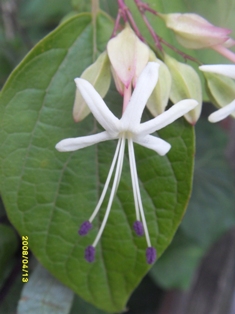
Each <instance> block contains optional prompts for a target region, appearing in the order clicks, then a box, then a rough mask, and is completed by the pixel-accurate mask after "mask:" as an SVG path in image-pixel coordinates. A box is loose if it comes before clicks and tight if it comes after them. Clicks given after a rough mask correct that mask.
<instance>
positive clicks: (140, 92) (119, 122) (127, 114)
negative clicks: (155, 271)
mask: <svg viewBox="0 0 235 314" xmlns="http://www.w3.org/2000/svg"><path fill="white" fill-rule="evenodd" d="M158 68H159V65H158V64H157V63H155V62H150V63H148V64H147V66H146V67H145V68H144V70H143V72H142V73H141V75H140V77H139V79H138V81H137V84H136V87H135V89H134V92H133V94H132V96H131V99H130V102H129V104H128V105H127V108H126V110H125V111H124V113H123V115H122V117H121V119H118V118H117V117H116V116H114V115H113V113H112V112H111V111H110V110H109V108H108V107H107V106H106V104H105V102H104V101H103V99H102V98H101V96H100V95H99V94H98V93H97V91H96V90H95V89H94V87H93V86H92V85H91V84H90V83H89V82H87V81H86V80H84V79H81V78H76V79H75V83H76V85H77V88H78V89H79V91H80V93H81V94H82V96H83V98H84V100H85V101H86V103H87V105H88V107H89V108H90V110H91V112H92V113H93V115H94V117H95V118H96V120H97V121H98V122H99V123H100V125H101V126H102V127H103V128H104V129H105V131H104V132H101V133H98V134H94V135H89V136H84V137H78V138H68V139H65V140H62V141H61V142H59V143H58V144H57V145H56V149H57V150H58V151H61V152H68V151H75V150H78V149H81V148H84V147H87V146H90V145H93V144H97V143H99V142H103V141H107V140H113V139H118V143H117V148H116V151H115V154H114V157H113V161H112V164H111V167H110V170H109V174H108V177H107V179H106V183H105V186H104V189H103V192H102V194H101V196H100V199H99V202H98V204H97V206H96V208H95V210H94V212H93V214H92V215H91V217H90V219H89V220H88V221H85V222H84V223H83V224H82V225H81V227H80V230H79V234H80V235H85V234H87V232H88V231H89V230H90V229H91V227H92V221H93V219H94V218H95V216H96V215H97V213H98V211H99V210H100V207H101V204H102V202H103V200H104V197H105V194H106V192H107V189H108V186H109V183H110V180H111V177H112V174H113V172H114V168H115V166H116V170H115V175H114V180H113V185H112V188H111V193H110V198H109V202H108V206H107V209H106V213H105V216H104V219H103V222H102V224H101V227H100V229H99V232H98V234H97V236H96V239H95V240H94V242H93V244H92V245H90V246H88V247H87V248H86V250H85V258H86V260H87V261H88V262H93V261H94V258H95V247H96V245H97V243H98V241H99V239H100V237H101V235H102V232H103V230H104V227H105V224H106V222H107V219H108V216H109V213H110V210H111V206H112V202H113V199H114V196H115V193H116V190H117V188H118V185H119V181H120V176H121V171H122V165H123V158H124V150H125V142H126V140H127V143H128V152H129V162H130V171H131V179H132V187H133V194H134V202H135V210H136V221H135V222H134V225H133V227H134V230H135V232H136V233H137V235H139V236H140V235H143V234H145V237H146V241H147V246H148V248H147V249H146V259H147V263H149V264H152V263H153V262H154V261H155V259H156V250H155V248H153V247H152V245H151V241H150V237H149V233H148V228H147V223H146V220H145V215H144V210H143V205H142V201H141V195H140V189H139V183H138V175H137V169H136V162H135V154H134V146H133V142H135V143H137V144H139V145H142V146H144V147H146V148H149V149H152V150H154V151H155V152H157V153H158V154H159V155H161V156H163V155H165V154H166V153H167V152H168V151H169V150H170V148H171V145H170V144H169V143H167V142H166V141H164V140H162V139H160V138H158V137H156V136H152V135H150V134H151V133H153V132H155V131H157V130H160V129H162V128H164V127H165V126H167V125H168V124H170V123H172V122H173V121H175V120H176V119H178V118H179V117H181V116H183V115H185V114H186V113H187V112H189V111H190V110H192V109H193V108H194V107H196V106H197V104H198V103H197V101H196V100H193V99H185V100H182V101H180V102H178V103H177V104H175V105H174V106H172V107H171V108H170V109H169V110H167V111H165V112H164V113H162V114H160V115H159V116H157V117H156V118H154V119H152V120H149V121H147V122H144V123H140V120H141V116H142V113H143V110H144V107H145V105H146V102H147V100H148V98H149V96H150V95H151V93H152V91H153V89H154V87H155V85H156V84H157V80H158Z"/></svg>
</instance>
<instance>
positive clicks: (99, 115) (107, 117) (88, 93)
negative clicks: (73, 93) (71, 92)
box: [75, 78, 119, 133]
mask: <svg viewBox="0 0 235 314" xmlns="http://www.w3.org/2000/svg"><path fill="white" fill-rule="evenodd" d="M75 83H76V85H77V88H78V89H79V91H80V93H81V94H82V97H83V98H84V100H85V101H86V103H87V105H88V107H89V108H90V110H91V112H92V113H93V115H94V117H95V118H96V120H97V121H98V122H99V123H100V124H101V125H102V127H103V128H104V129H105V130H107V131H108V132H111V133H117V132H118V127H119V119H118V118H117V117H115V115H114V114H113V113H112V112H111V111H110V110H109V108H108V107H107V106H106V104H105V102H104V101H103V99H102V98H101V96H100V95H99V93H97V91H96V90H95V89H94V87H93V86H92V85H91V84H90V83H89V82H88V81H86V80H84V79H81V78H76V79H75Z"/></svg>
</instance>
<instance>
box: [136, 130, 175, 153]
mask: <svg viewBox="0 0 235 314" xmlns="http://www.w3.org/2000/svg"><path fill="white" fill-rule="evenodd" d="M134 141H135V143H137V144H139V145H142V146H144V147H147V148H149V149H152V150H154V151H155V152H157V153H158V154H159V155H160V156H164V155H166V153H168V152H169V150H170V149H171V145H170V144H169V143H167V142H166V141H164V140H162V139H161V138H159V137H156V136H152V135H146V136H144V137H141V138H139V137H137V139H134Z"/></svg>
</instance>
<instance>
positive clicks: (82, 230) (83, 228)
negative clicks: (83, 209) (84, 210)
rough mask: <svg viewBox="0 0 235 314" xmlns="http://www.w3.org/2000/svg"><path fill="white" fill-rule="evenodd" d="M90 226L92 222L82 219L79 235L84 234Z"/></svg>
mask: <svg viewBox="0 0 235 314" xmlns="http://www.w3.org/2000/svg"><path fill="white" fill-rule="evenodd" d="M91 228H92V224H91V223H90V221H88V220H87V221H84V223H82V224H81V227H80V229H79V230H78V233H79V234H80V236H84V235H86V234H87V233H88V232H89V230H90V229H91Z"/></svg>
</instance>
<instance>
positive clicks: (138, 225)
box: [133, 220, 144, 237]
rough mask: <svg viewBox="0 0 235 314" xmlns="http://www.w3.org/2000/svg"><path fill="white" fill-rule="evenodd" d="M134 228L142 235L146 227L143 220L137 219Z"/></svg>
mask: <svg viewBox="0 0 235 314" xmlns="http://www.w3.org/2000/svg"><path fill="white" fill-rule="evenodd" d="M133 229H134V230H135V233H136V234H137V235H138V236H139V237H141V236H142V235H143V234H144V228H143V224H142V222H141V221H138V220H136V221H135V222H134V224H133Z"/></svg>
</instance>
